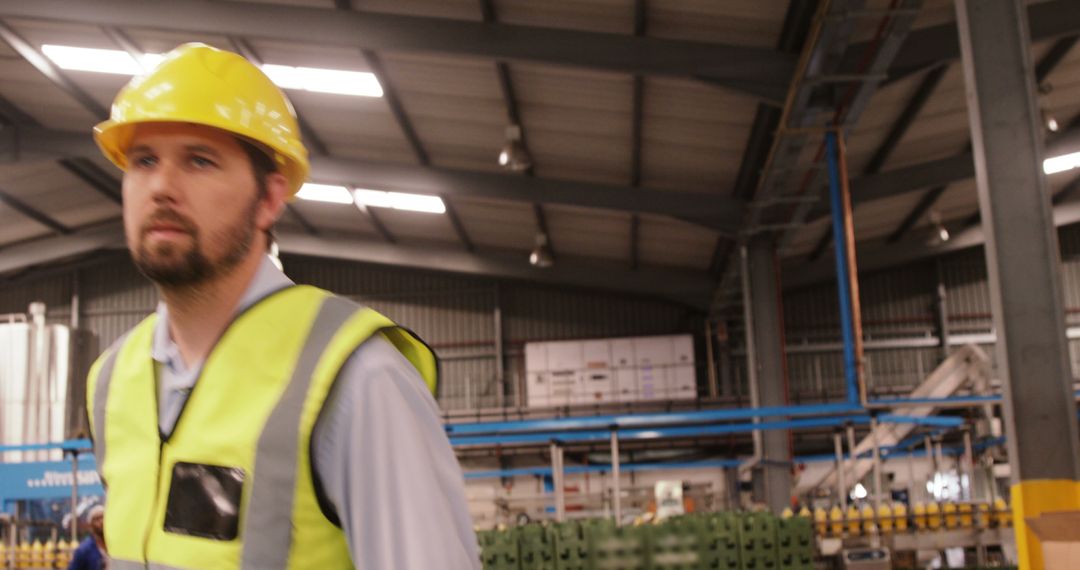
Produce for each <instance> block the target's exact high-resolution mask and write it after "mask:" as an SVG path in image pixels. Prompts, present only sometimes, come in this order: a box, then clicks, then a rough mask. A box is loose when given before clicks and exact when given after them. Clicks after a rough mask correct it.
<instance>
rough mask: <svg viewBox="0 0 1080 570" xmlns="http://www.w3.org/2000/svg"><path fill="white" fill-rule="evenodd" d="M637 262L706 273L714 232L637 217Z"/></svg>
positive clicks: (667, 220) (652, 217) (687, 225)
mask: <svg viewBox="0 0 1080 570" xmlns="http://www.w3.org/2000/svg"><path fill="white" fill-rule="evenodd" d="M639 231H640V233H641V246H640V248H641V254H640V255H641V263H642V265H652V266H655V267H682V268H687V269H697V270H706V269H708V268H709V264H710V263H712V253H713V248H714V247H715V246H716V239H717V235H716V232H713V231H710V230H707V229H705V228H702V227H700V226H695V225H692V224H688V223H686V222H680V221H678V220H673V219H671V218H664V217H660V216H653V215H642V216H641V228H640V230H639Z"/></svg>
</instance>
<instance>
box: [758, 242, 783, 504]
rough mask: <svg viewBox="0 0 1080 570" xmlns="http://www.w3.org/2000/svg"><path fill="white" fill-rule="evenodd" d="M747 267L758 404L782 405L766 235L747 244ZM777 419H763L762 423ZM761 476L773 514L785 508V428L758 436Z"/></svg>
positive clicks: (775, 293)
mask: <svg viewBox="0 0 1080 570" xmlns="http://www.w3.org/2000/svg"><path fill="white" fill-rule="evenodd" d="M747 254H748V258H749V263H750V289H751V303H750V314H751V316H752V318H753V319H754V346H755V353H756V357H757V363H756V364H757V371H758V390H759V394H758V395H759V401H760V403H761V406H763V407H771V406H783V405H785V404H787V382H786V380H785V378H784V375H785V373H786V366H785V361H784V359H785V355H784V348H783V345H782V343H781V335H782V331H783V326H784V318H783V308H782V306H781V301H780V288H779V278H780V274H779V265H778V264H777V260H776V243H775V240H774V239H773V237H772V236H771V235H768V234H761V235H758V236H755V237H753V238H751V239H750V242H749V243H748V244H747ZM779 419H783V418H764V420H763V421H770V420H779ZM763 443H764V446H763V447H764V450H763V457H762V462H761V465H762V470H763V473H762V476H763V477H764V480H765V481H764V483H765V489H764V491H765V497H764V498H765V502H766V503H767V504H768V505H769V508H770V509H771V510H772V511H773V512H775V513H779V512H780V511H782V510H783V509H784V508H785V507H789V506H791V491H792V488H793V486H792V476H791V448H790V446H789V432H788V431H787V430H770V431H766V432H765V433H764V442H763Z"/></svg>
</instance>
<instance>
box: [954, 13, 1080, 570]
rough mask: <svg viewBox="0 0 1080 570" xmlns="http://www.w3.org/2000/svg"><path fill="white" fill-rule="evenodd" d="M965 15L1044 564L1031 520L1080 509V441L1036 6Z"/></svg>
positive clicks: (990, 254) (1017, 514) (1034, 548)
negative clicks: (1037, 61)
mask: <svg viewBox="0 0 1080 570" xmlns="http://www.w3.org/2000/svg"><path fill="white" fill-rule="evenodd" d="M956 14H957V18H956V19H957V22H958V27H959V30H960V49H961V55H962V58H963V62H964V84H965V91H966V93H967V103H968V118H969V121H970V123H971V133H972V143H973V150H974V156H975V179H976V183H977V187H978V192H979V211H980V213H981V215H982V220H983V225H984V229H985V230H986V232H985V233H986V265H987V270H988V274H989V283H990V302H991V307H992V309H993V314H994V325H995V328H996V329H997V334H998V342H997V347H996V348H997V355H998V373H999V374H1000V375H1001V377H1002V379H1003V380H1004V381H1005V420H1006V426H1007V428H1006V429H1007V439H1008V452H1009V461H1010V463H1011V464H1012V483H1013V486H1012V500H1013V521H1014V525H1015V527H1016V542H1017V550H1018V555H1019V558H1020V567H1021V568H1042V567H1043V566H1042V549H1041V547H1040V545H1039V543H1038V541H1037V540H1035V538H1034V535H1033V534H1032V533H1031V532H1030V531H1028V530H1027V529H1026V525H1025V518H1027V517H1032V516H1038V515H1039V514H1040V513H1041V512H1044V511H1055V510H1062V509H1074V508H1077V507H1080V492H1078V490H1080V486H1078V484H1077V479H1080V439H1078V438H1077V431H1076V430H1077V422H1076V407H1075V404H1074V399H1073V398H1072V371H1071V369H1070V366H1069V351H1068V345H1067V344H1066V341H1065V335H1064V334H1062V332H1063V331H1064V330H1065V315H1064V311H1063V309H1062V290H1061V269H1060V257H1059V250H1058V243H1057V233H1056V232H1055V230H1054V221H1053V218H1052V216H1051V206H1050V195H1049V192H1048V188H1047V184H1046V178H1045V176H1044V175H1043V173H1042V171H1041V170H1042V162H1043V156H1044V149H1043V137H1042V133H1041V130H1040V126H1039V121H1038V112H1037V110H1036V97H1035V85H1034V79H1033V77H1034V74H1033V69H1032V65H1031V61H1030V59H1029V53H1030V46H1029V40H1028V32H1027V30H1028V27H1027V26H1028V21H1027V20H1028V17H1027V16H1028V15H1027V10H1026V3H1025V2H1021V1H1020V0H1012V1H1009V2H981V1H978V0H974V1H973V0H957V2H956ZM1048 434H1053V436H1052V437H1047V435H1048Z"/></svg>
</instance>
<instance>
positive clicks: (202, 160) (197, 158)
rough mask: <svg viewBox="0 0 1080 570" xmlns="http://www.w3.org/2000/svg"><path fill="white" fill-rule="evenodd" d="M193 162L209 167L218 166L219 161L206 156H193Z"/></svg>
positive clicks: (199, 165) (196, 164) (202, 166)
mask: <svg viewBox="0 0 1080 570" xmlns="http://www.w3.org/2000/svg"><path fill="white" fill-rule="evenodd" d="M191 163H192V164H194V165H195V166H197V167H199V168H209V167H212V166H217V163H216V162H214V161H213V160H210V159H209V158H206V157H205V156H193V157H191Z"/></svg>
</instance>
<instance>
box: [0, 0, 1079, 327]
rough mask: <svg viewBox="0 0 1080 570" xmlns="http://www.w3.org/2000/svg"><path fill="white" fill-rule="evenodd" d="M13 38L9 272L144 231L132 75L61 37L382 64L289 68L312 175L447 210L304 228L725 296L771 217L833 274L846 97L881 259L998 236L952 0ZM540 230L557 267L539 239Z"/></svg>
mask: <svg viewBox="0 0 1080 570" xmlns="http://www.w3.org/2000/svg"><path fill="white" fill-rule="evenodd" d="M1029 22H1030V27H1031V32H1032V46H1033V47H1032V52H1033V53H1032V65H1033V67H1034V69H1035V74H1036V76H1037V78H1038V81H1039V85H1040V95H1039V101H1040V105H1041V107H1042V110H1043V111H1044V112H1045V117H1046V118H1047V119H1050V118H1053V119H1054V120H1055V121H1056V122H1057V124H1058V127H1059V128H1058V131H1057V132H1049V131H1048V138H1047V146H1048V155H1054V154H1055V153H1058V154H1060V153H1062V152H1070V151H1076V150H1080V144H1077V143H1078V142H1080V137H1078V136H1077V133H1080V119H1078V116H1080V49H1076V48H1075V44H1076V38H1077V34H1080V10H1076V9H1075V6H1074V5H1073V3H1072V2H1069V1H1067V0H1056V1H1049V2H1039V3H1032V4H1031V6H1030V8H1029ZM0 39H2V40H3V41H2V42H0V122H2V123H3V128H2V129H0V275H8V276H9V277H10V276H11V275H14V274H18V273H20V272H26V271H31V270H33V268H35V267H40V266H43V265H48V264H54V263H57V262H59V261H61V260H65V259H68V258H71V257H76V256H81V255H86V254H88V253H91V252H94V251H98V250H102V249H115V248H119V247H122V246H123V240H122V235H121V230H120V225H119V217H120V212H121V210H120V204H119V202H120V199H119V180H120V173H119V172H118V171H117V170H116V169H115V168H114V167H113V166H112V165H111V164H109V163H108V162H107V161H105V160H104V159H103V158H101V157H100V155H99V154H98V152H97V151H96V149H95V147H94V145H93V142H92V141H91V138H90V129H91V127H92V126H93V125H94V124H95V123H96V122H97V121H98V120H100V119H102V118H103V117H104V116H105V115H106V114H107V110H108V106H109V104H110V102H111V100H112V97H113V96H114V95H115V94H116V92H117V91H118V90H119V89H120V87H121V86H123V85H124V83H125V82H126V81H127V80H128V79H129V76H126V75H122V74H109V73H95V72H89V71H76V70H70V69H62V68H61V66H60V65H59V64H58V63H57V62H56V60H55V59H53V58H51V57H49V56H46V55H44V53H43V51H42V48H43V46H46V45H50V46H71V47H82V48H97V49H105V50H114V51H118V52H126V53H128V54H133V55H134V56H141V55H142V54H148V53H149V54H156V53H163V52H165V51H168V50H169V49H171V48H173V47H175V46H176V45H178V44H181V43H184V42H189V41H202V42H206V43H209V44H211V45H214V46H217V47H221V48H225V49H231V50H234V51H238V52H240V53H243V54H244V55H246V56H248V57H249V58H251V59H253V60H255V61H258V62H261V63H264V64H271V65H279V66H294V67H309V68H320V69H333V70H347V71H353V72H367V73H371V74H373V75H374V78H375V79H376V80H377V81H378V84H379V87H381V91H382V96H380V97H365V96H352V95H342V94H335V93H323V92H316V91H311V90H301V89H293V88H288V87H287V88H286V92H287V93H288V95H289V97H290V98H291V99H292V101H293V103H294V105H295V107H296V109H297V112H298V114H299V116H300V118H301V121H302V123H303V127H304V131H305V137H306V139H307V142H308V146H309V149H310V150H311V151H312V155H313V165H314V166H313V171H312V177H311V179H312V182H315V183H321V184H329V185H340V186H345V187H347V188H349V189H357V188H358V189H372V190H377V191H383V192H400V193H411V194H424V195H435V196H439V197H441V199H442V201H443V203H444V204H445V211H444V212H442V213H429V212H416V211H409V210H404V209H400V208H397V209H395V208H388V207H382V205H380V204H379V203H378V202H368V203H367V205H364V204H363V203H361V204H360V206H357V205H356V204H353V203H346V204H340V203H328V202H318V201H310V200H298V201H296V202H295V203H293V204H292V205H291V207H290V209H289V211H288V213H287V215H286V217H285V218H284V219H283V220H282V221H281V223H280V225H279V234H280V236H281V239H282V245H283V249H284V250H285V251H286V252H292V253H298V254H305V255H315V256H321V257H327V258H335V259H350V260H358V261H368V262H374V263H386V264H392V265H401V266H407V267H418V268H427V269H434V270H447V271H454V272H465V273H474V274H485V275H491V276H495V277H505V278H514V279H528V280H532V281H537V282H545V283H551V284H557V285H571V286H584V287H591V288H599V289H607V290H613V291H623V292H631V293H639V294H645V295H652V296H660V297H665V298H668V299H674V300H677V301H679V302H683V303H686V304H688V305H691V306H695V307H698V308H703V309H704V308H708V307H710V306H712V307H713V308H716V307H719V306H722V305H723V304H724V303H725V300H726V299H727V295H728V294H729V293H731V292H733V291H735V290H737V287H736V285H737V281H736V280H735V277H737V266H736V264H735V263H734V259H735V258H736V256H735V255H734V253H735V251H736V249H735V247H736V244H737V243H738V241H739V240H740V239H742V238H745V237H746V236H748V235H753V234H756V233H759V232H762V231H770V232H774V233H775V234H776V235H777V236H778V239H779V242H780V244H781V250H780V253H781V256H782V257H783V258H784V260H785V272H786V277H785V280H787V279H788V277H790V278H791V280H792V282H809V281H810V280H813V279H821V278H826V277H827V276H828V269H829V268H828V264H829V262H830V258H831V255H832V253H831V243H830V241H829V235H830V234H829V232H828V227H829V215H828V208H827V206H826V204H825V202H824V201H823V200H822V198H823V195H824V184H825V182H824V173H823V168H822V166H823V165H822V162H821V155H822V152H821V147H822V140H823V139H822V131H821V127H822V126H823V125H825V124H827V123H840V124H842V125H844V127H845V129H846V130H847V132H848V138H847V153H848V154H847V163H848V168H849V172H850V177H851V180H852V195H853V201H854V202H855V204H856V209H855V229H856V236H857V240H858V242H859V247H860V257H861V259H860V261H861V262H862V261H863V260H866V262H865V263H863V266H864V267H878V266H886V265H890V264H898V263H904V262H906V261H910V260H912V259H917V258H919V257H924V256H927V255H930V254H933V253H935V252H939V251H947V250H949V249H955V248H957V247H961V246H964V247H967V246H970V245H973V244H977V243H979V242H980V240H981V234H980V232H979V228H978V216H977V212H978V204H977V198H976V192H975V188H974V183H973V179H972V176H973V166H972V162H971V157H970V148H969V129H968V121H967V111H966V108H965V102H964V90H963V75H962V72H961V65H960V61H959V48H958V41H957V37H956V26H955V22H954V14H953V6H952V3H951V2H949V1H946V0H926V1H921V0H891V1H884V0H863V1H860V0H832V1H831V2H829V3H828V4H827V6H823V5H820V4H819V3H818V2H812V1H800V0H790V1H784V0H765V1H757V0H728V1H724V2H713V1H710V0H651V1H649V0H636V1H631V0H568V1H563V2H557V3H553V2H548V1H545V0H394V1H390V0H371V1H368V0H354V1H352V2H349V1H347V0H345V1H336V2H335V1H330V0H326V1H319V0H294V1H274V2H229V1H207V0H171V1H170V2H144V1H141V0H79V1H77V2H76V1H59V0H35V1H34V2H24V1H16V0H0ZM307 86H308V87H311V85H310V84H309V85H307ZM510 125H518V126H520V133H521V143H522V145H523V146H524V148H525V149H526V151H527V153H528V155H529V156H530V157H531V159H532V165H531V167H530V168H528V169H526V170H523V171H520V172H512V171H508V170H504V169H502V168H501V167H500V166H499V164H498V162H497V157H498V156H499V153H500V150H501V149H502V148H503V147H504V145H505V144H506V143H507V127H508V126H510ZM1074 139H1076V142H1074ZM1049 185H1050V187H1051V189H1052V190H1053V192H1054V194H1055V198H1054V200H1055V205H1056V206H1057V207H1058V212H1057V219H1058V221H1059V223H1072V222H1075V221H1078V220H1080V214H1078V213H1077V212H1075V211H1074V210H1076V209H1077V208H1076V206H1075V205H1074V204H1072V203H1071V202H1072V200H1073V195H1074V194H1076V189H1077V188H1078V187H1080V180H1078V179H1077V177H1076V171H1073V173H1072V174H1070V173H1069V172H1063V173H1061V174H1055V175H1052V176H1050V177H1049ZM346 195H347V194H346ZM942 228H945V229H946V231H947V232H948V233H949V235H950V239H949V240H941V239H940V236H941V235H942V232H941V229H942ZM538 234H546V235H547V236H548V238H549V245H550V246H551V249H552V251H553V253H554V257H555V264H554V265H553V266H552V267H550V268H546V269H540V268H536V267H532V266H530V265H529V263H528V256H529V252H530V251H531V250H533V248H534V247H535V246H536V238H537V235H538ZM935 236H936V237H935Z"/></svg>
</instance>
